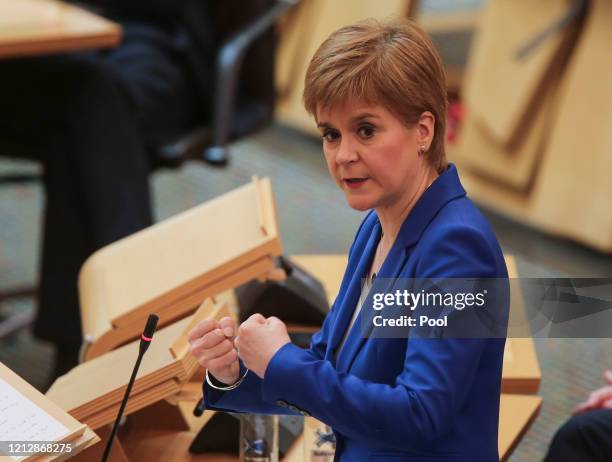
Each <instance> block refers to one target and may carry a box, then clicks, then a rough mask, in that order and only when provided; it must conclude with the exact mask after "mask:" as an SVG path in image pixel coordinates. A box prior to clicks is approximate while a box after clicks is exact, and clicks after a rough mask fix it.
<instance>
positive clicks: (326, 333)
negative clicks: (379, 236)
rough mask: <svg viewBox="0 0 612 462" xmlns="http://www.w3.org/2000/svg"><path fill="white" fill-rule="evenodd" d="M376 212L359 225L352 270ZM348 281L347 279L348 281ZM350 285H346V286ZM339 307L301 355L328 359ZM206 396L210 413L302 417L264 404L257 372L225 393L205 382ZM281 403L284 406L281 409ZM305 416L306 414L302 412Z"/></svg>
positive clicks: (285, 408) (332, 307)
mask: <svg viewBox="0 0 612 462" xmlns="http://www.w3.org/2000/svg"><path fill="white" fill-rule="evenodd" d="M372 213H373V212H369V213H368V214H367V215H366V217H365V218H364V220H363V221H362V222H361V224H360V225H359V229H358V230H357V234H356V238H355V240H354V241H353V243H352V244H351V247H350V248H349V253H348V255H349V267H350V264H351V263H350V261H351V256H352V254H353V250H354V247H355V242H356V241H357V236H359V234H360V233H361V230H362V229H363V227H364V224H365V223H366V222H367V221H368V219H369V218H371V216H372ZM344 279H346V275H345V278H344ZM345 282H346V281H343V284H345ZM335 305H336V303H335V302H334V303H333V304H332V306H331V308H330V310H329V313H328V314H327V316H325V320H324V321H323V326H322V327H321V329H320V330H319V331H318V332H316V333H315V334H314V335H313V336H312V339H311V341H310V348H309V349H308V350H302V349H300V348H298V347H296V348H298V349H299V350H300V351H307V352H308V354H309V355H310V357H312V358H315V359H317V360H323V358H324V357H325V352H326V350H327V341H328V339H329V337H330V331H331V326H332V325H333V324H334V319H335V317H336V314H337V313H336V311H337V310H334V306H335ZM245 370H246V369H245V368H244V366H243V365H242V362H241V363H240V373H241V376H242V374H243V373H244V371H245ZM203 393H204V404H205V406H206V409H214V410H219V411H232V412H250V413H256V414H299V413H300V408H297V407H296V408H295V409H291V408H289V407H287V406H288V405H289V406H292V407H293V405H291V404H288V403H287V402H285V401H284V400H282V399H278V400H272V401H269V400H264V398H263V395H262V380H261V379H260V378H259V377H258V376H257V375H256V374H254V373H253V372H249V373H248V375H247V377H246V379H245V380H244V382H242V383H241V384H240V386H239V387H237V388H235V389H234V390H230V391H221V390H216V389H214V388H212V387H210V386H209V385H208V384H207V383H206V381H204V385H203ZM278 403H281V404H280V405H279V404H278ZM302 412H303V411H302Z"/></svg>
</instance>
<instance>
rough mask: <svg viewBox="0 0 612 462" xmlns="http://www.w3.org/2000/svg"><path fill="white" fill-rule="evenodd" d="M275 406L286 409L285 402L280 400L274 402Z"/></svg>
mask: <svg viewBox="0 0 612 462" xmlns="http://www.w3.org/2000/svg"><path fill="white" fill-rule="evenodd" d="M276 405H277V406H280V407H287V401H283V400H282V399H279V400H278V401H276Z"/></svg>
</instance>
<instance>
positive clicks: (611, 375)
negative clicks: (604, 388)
mask: <svg viewBox="0 0 612 462" xmlns="http://www.w3.org/2000/svg"><path fill="white" fill-rule="evenodd" d="M604 379H606V382H608V384H610V385H612V370H610V369H608V370H607V371H606V372H604Z"/></svg>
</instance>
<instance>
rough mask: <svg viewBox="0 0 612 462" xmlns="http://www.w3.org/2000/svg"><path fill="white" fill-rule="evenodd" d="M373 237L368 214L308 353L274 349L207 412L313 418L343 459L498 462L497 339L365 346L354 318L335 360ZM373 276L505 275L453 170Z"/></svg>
mask: <svg viewBox="0 0 612 462" xmlns="http://www.w3.org/2000/svg"><path fill="white" fill-rule="evenodd" d="M380 233H381V226H380V221H379V220H378V217H377V215H376V213H374V212H370V213H369V214H368V215H367V216H366V218H365V219H364V221H363V223H362V224H361V226H360V228H359V230H358V232H357V236H356V237H355V241H354V243H353V245H352V246H351V249H350V252H349V261H348V266H347V268H346V272H345V274H344V278H343V280H342V284H341V287H340V292H339V294H338V296H337V298H336V301H335V303H334V305H333V307H332V309H331V311H330V312H329V314H328V315H327V317H326V319H325V322H324V324H323V327H322V329H321V330H320V331H319V332H317V333H316V334H315V335H314V336H313V339H312V343H311V346H310V349H308V350H304V349H301V348H299V347H297V346H295V345H293V344H287V345H285V346H283V347H282V348H281V349H280V350H279V351H278V352H277V353H276V354H275V355H274V357H273V358H272V360H271V361H270V363H269V365H268V368H267V369H266V372H265V378H264V379H263V380H262V379H259V378H258V377H257V376H256V375H255V374H253V373H250V374H248V376H247V379H246V380H245V381H244V382H243V383H242V384H241V385H240V386H239V387H238V388H237V389H235V390H233V391H229V392H220V391H217V390H214V389H212V388H211V387H209V386H208V385H205V389H204V395H205V402H206V406H207V408H208V409H218V410H232V411H243V412H253V413H277V414H284V413H293V412H297V413H302V414H305V415H312V416H314V417H315V418H317V419H319V420H321V421H323V422H325V423H327V424H329V425H330V426H331V427H332V428H333V429H334V432H335V434H336V438H337V450H336V455H337V457H336V460H340V461H343V462H345V461H365V460H372V461H378V460H385V461H390V460H392V461H413V462H415V461H425V460H432V458H433V459H435V460H436V461H438V462H442V461H470V462H473V461H479V462H480V461H482V462H491V461H498V460H499V456H498V449H497V447H498V446H497V427H498V417H499V400H500V386H501V373H502V361H503V352H504V344H505V339H503V338H502V339H456V338H455V339H446V338H445V339H417V338H411V339H409V340H406V339H364V338H361V335H360V328H359V325H358V324H359V320H358V321H357V322H356V323H355V325H354V326H353V329H352V331H351V333H350V334H349V337H348V339H347V341H346V344H345V345H344V347H343V348H342V350H341V351H340V354H339V357H338V358H337V361H336V360H334V357H335V355H334V350H335V349H336V348H337V347H338V345H339V343H340V341H341V339H342V336H343V334H344V332H345V330H346V328H347V327H348V325H349V322H350V319H351V315H352V313H353V310H354V309H355V305H356V303H357V300H358V298H359V294H360V290H361V289H360V281H361V278H362V277H364V276H365V275H366V274H367V272H368V270H369V268H370V265H371V262H372V258H373V255H374V252H375V249H376V244H377V242H378V240H379V238H380ZM379 276H380V277H386V278H394V277H403V278H414V277H419V278H421V277H423V278H429V277H432V278H437V277H441V278H462V277H484V278H507V276H508V273H507V269H506V264H505V261H504V257H503V254H502V251H501V249H500V246H499V244H498V242H497V239H496V237H495V235H494V233H493V231H492V230H491V227H490V225H489V224H488V222H487V221H486V219H485V218H484V217H483V216H482V214H481V213H480V212H479V211H478V209H477V208H476V207H475V206H474V204H473V203H472V201H471V200H470V199H468V198H467V196H466V193H465V190H464V189H463V187H462V186H461V183H460V181H459V177H458V174H457V170H456V168H455V166H454V165H452V164H450V165H449V167H448V168H447V169H446V170H445V171H444V172H443V173H442V174H441V175H440V176H439V177H438V178H437V179H436V180H435V181H434V183H433V184H432V185H431V186H430V187H429V188H428V189H427V190H426V191H425V192H424V193H423V195H422V196H421V198H420V199H419V200H418V202H417V203H416V204H415V206H414V208H413V210H412V211H411V212H410V214H409V215H408V217H407V218H406V220H405V221H404V223H403V225H402V227H401V230H400V232H399V235H398V236H397V239H396V241H395V243H394V245H393V247H392V249H391V251H390V252H389V255H388V256H387V259H386V260H385V262H384V264H383V266H382V268H381V270H380V272H379Z"/></svg>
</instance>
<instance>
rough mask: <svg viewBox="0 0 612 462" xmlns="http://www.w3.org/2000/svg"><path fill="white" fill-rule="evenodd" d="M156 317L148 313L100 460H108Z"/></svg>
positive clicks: (153, 329) (150, 337) (150, 338)
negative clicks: (121, 398)
mask: <svg viewBox="0 0 612 462" xmlns="http://www.w3.org/2000/svg"><path fill="white" fill-rule="evenodd" d="M158 319H159V318H158V317H157V315H155V314H150V315H149V319H148V320H147V325H146V327H145V330H144V333H143V334H142V336H141V337H140V349H139V351H138V358H137V359H136V364H135V365H134V370H132V376H131V377H130V381H129V382H128V386H127V389H126V390H125V394H124V395H123V401H121V406H119V412H118V413H117V418H116V419H115V423H114V424H113V430H112V431H111V434H110V437H109V439H108V441H107V442H106V448H104V455H103V456H102V462H106V461H107V460H108V457H109V456H110V452H111V449H112V447H113V442H114V441H115V436H116V435H117V430H118V429H119V423H120V422H121V418H122V417H123V412H124V411H125V406H126V405H127V402H128V398H129V397H130V393H131V391H132V387H133V386H134V381H135V380H136V374H138V369H139V368H140V363H141V361H142V358H143V356H144V354H145V352H146V351H147V349H148V348H149V345H150V344H151V340H153V332H155V326H156V325H157V320H158Z"/></svg>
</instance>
